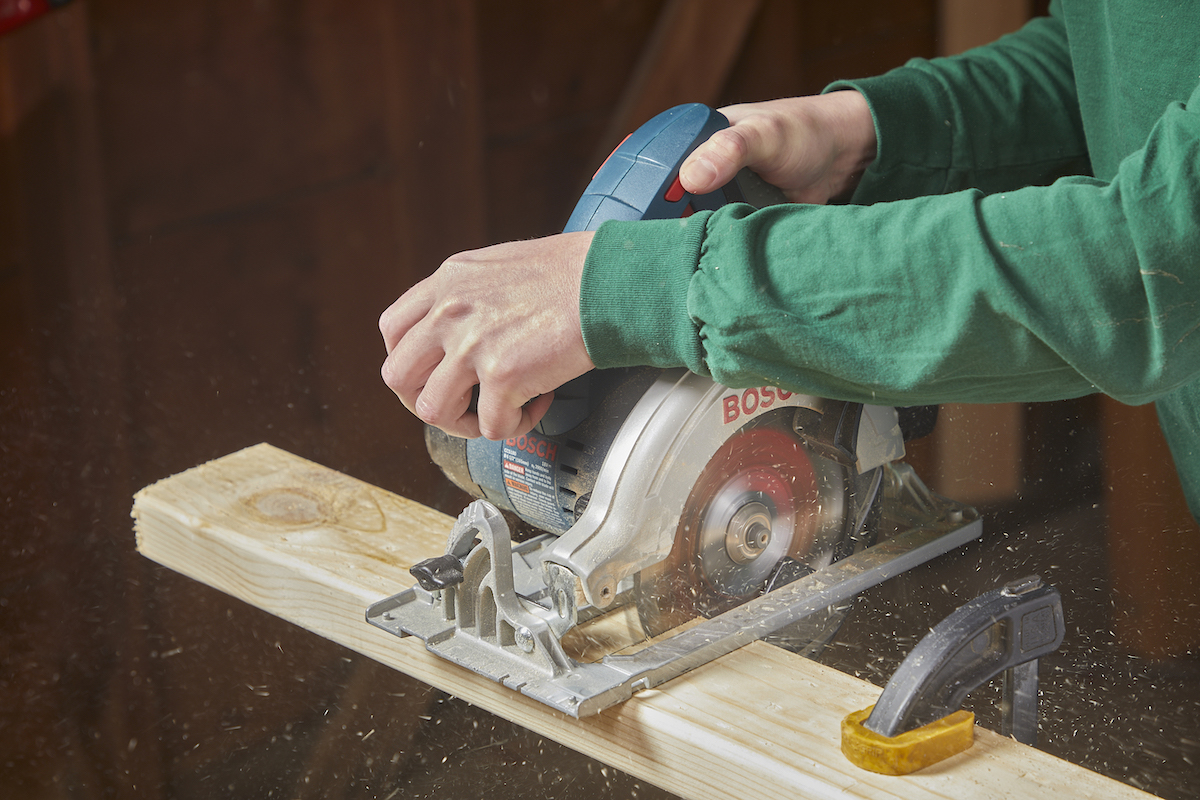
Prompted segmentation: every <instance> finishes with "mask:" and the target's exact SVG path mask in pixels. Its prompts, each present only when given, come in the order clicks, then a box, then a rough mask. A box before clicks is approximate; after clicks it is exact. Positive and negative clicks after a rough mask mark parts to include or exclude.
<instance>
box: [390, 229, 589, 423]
mask: <svg viewBox="0 0 1200 800" xmlns="http://www.w3.org/2000/svg"><path fill="white" fill-rule="evenodd" d="M591 241H592V233H591V232H581V233H564V234H559V235H557V236H550V237H547V238H544V239H534V240H530V241H522V242H510V243H508V244H499V245H493V246H492V247H485V248H483V249H482V250H473V251H470V252H467V253H460V254H458V255H456V256H454V257H453V258H450V259H448V260H447V261H446V262H445V263H443V264H442V266H441V267H440V268H439V269H438V271H437V272H435V273H434V274H433V275H431V276H430V277H428V278H426V279H425V280H423V281H421V282H420V283H418V284H417V285H416V286H414V287H413V288H412V289H410V290H409V291H407V292H406V293H405V294H404V295H403V296H402V297H401V298H400V299H399V300H397V301H396V302H395V303H393V304H392V305H391V307H389V308H388V309H387V310H386V311H384V312H383V316H381V317H380V319H379V330H380V332H381V333H382V334H383V341H384V344H385V345H386V347H387V350H388V356H387V360H386V361H384V363H383V369H382V374H383V380H384V382H385V383H386V384H387V385H388V386H389V387H391V389H392V391H394V392H395V393H396V396H397V397H399V398H400V400H401V402H403V403H404V405H405V406H406V407H407V408H408V410H409V411H411V412H413V413H414V414H416V415H417V417H419V418H420V419H422V420H423V421H425V422H427V423H429V424H430V425H434V426H436V427H439V428H441V429H442V430H444V431H446V432H447V433H450V434H452V435H455V436H461V437H465V438H474V437H477V436H481V435H482V436H484V437H486V438H488V439H504V438H508V437H511V436H516V435H518V434H521V433H525V432H527V431H528V430H530V429H531V428H533V426H534V425H536V424H537V423H538V422H539V421H540V420H541V418H542V416H543V415H545V413H546V410H547V409H548V408H549V407H550V402H551V400H552V399H553V397H554V394H553V393H554V390H555V389H557V388H558V387H559V386H561V385H562V384H564V383H566V382H567V381H569V380H571V379H572V378H576V377H578V376H580V375H582V374H584V373H585V372H587V371H588V370H590V369H592V368H593V364H592V361H591V359H590V358H589V357H588V354H587V350H586V348H585V347H584V344H583V333H582V332H581V329H580V323H579V281H580V277H581V276H582V274H583V262H584V259H585V258H586V256H587V251H588V246H589V245H590V244H591ZM476 385H478V386H479V400H478V405H477V410H473V409H471V408H470V404H471V392H472V389H473V388H474V387H475V386H476Z"/></svg>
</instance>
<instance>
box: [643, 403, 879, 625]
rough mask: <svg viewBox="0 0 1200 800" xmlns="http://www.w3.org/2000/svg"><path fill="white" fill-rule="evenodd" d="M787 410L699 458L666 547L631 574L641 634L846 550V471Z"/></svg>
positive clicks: (715, 610)
mask: <svg viewBox="0 0 1200 800" xmlns="http://www.w3.org/2000/svg"><path fill="white" fill-rule="evenodd" d="M791 419H792V417H791V415H790V414H787V413H777V414H771V415H766V416H763V417H759V418H758V419H756V420H754V421H753V422H752V423H750V424H748V425H746V426H745V427H743V428H741V429H740V430H738V431H737V432H736V433H734V434H733V435H732V436H731V437H730V438H729V439H728V440H726V442H725V443H724V444H723V445H722V446H721V447H720V449H718V450H717V452H716V453H715V454H714V455H713V457H712V458H711V459H710V460H709V462H708V464H707V465H706V466H705V468H704V470H703V472H702V473H701V474H700V477H699V479H698V480H697V481H696V484H695V486H694V487H693V488H692V491H691V494H690V495H689V497H688V500H687V503H686V504H685V507H684V509H683V514H682V516H681V517H680V521H679V526H678V529H677V531H676V536H675V541H674V546H673V548H672V550H671V553H670V554H669V555H668V556H667V557H666V558H665V559H664V560H662V561H660V562H659V563H657V564H655V565H654V566H652V567H650V568H648V569H645V570H643V571H642V572H641V573H639V574H638V576H637V582H636V599H637V606H638V615H639V617H640V618H641V621H642V625H643V627H644V628H645V629H646V633H647V634H648V635H650V636H657V635H658V634H660V633H663V632H665V631H667V630H670V629H671V628H674V627H676V626H678V625H681V624H683V623H684V622H687V621H688V620H690V619H693V618H695V617H697V616H704V617H711V616H714V615H716V614H719V613H721V612H723V611H726V610H728V609H729V608H732V607H734V606H737V605H740V604H742V603H744V602H746V601H747V600H750V599H752V598H754V597H757V596H759V595H761V594H762V593H763V591H765V590H766V589H767V587H768V586H771V587H772V588H773V587H774V585H777V584H779V583H781V582H786V580H787V579H785V580H782V581H781V580H779V578H780V576H781V574H782V573H788V574H789V575H790V576H791V578H794V577H799V575H801V574H805V573H807V572H808V571H810V570H812V569H816V568H818V567H821V566H825V565H826V564H828V563H830V562H831V561H833V560H834V559H835V558H837V557H840V555H844V554H846V552H848V551H849V550H848V548H847V544H846V540H847V538H849V537H852V536H853V535H854V533H855V531H854V525H853V522H852V520H851V517H853V516H854V515H853V511H852V508H851V505H852V504H851V502H850V476H849V474H848V471H847V469H846V468H845V467H844V466H842V465H840V464H838V463H836V462H834V461H831V460H830V459H827V458H824V457H821V456H819V455H817V454H816V453H814V452H812V451H811V450H810V449H809V448H808V447H807V446H806V445H805V443H804V441H803V440H802V439H801V438H800V437H799V436H797V435H796V433H795V432H794V431H793V429H792V427H791V424H790V422H791ZM849 549H853V548H849ZM791 578H788V579H791ZM839 621H840V617H839ZM824 627H826V626H825V625H822V629H823V628H824ZM815 635H816V632H813V633H812V634H808V633H806V634H805V636H815Z"/></svg>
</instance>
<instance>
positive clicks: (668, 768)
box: [133, 445, 1149, 800]
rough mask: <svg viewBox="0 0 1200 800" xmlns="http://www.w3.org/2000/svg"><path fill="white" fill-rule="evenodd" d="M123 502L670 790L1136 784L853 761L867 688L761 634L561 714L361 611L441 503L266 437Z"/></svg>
mask: <svg viewBox="0 0 1200 800" xmlns="http://www.w3.org/2000/svg"><path fill="white" fill-rule="evenodd" d="M133 516H134V519H135V531H136V535H137V544H138V549H139V550H140V551H141V552H142V553H143V554H144V555H145V556H147V557H148V558H151V559H153V560H154V561H157V562H158V563H160V564H163V565H165V566H167V567H170V568H171V569H174V570H176V571H178V572H181V573H183V574H184V575H188V576H190V577H192V578H194V579H196V580H198V581H201V582H203V583H206V584H208V585H209V586H212V587H215V588H217V589H220V590H221V591H224V592H226V593H228V594H230V595H232V596H234V597H237V598H240V599H242V600H244V601H245V602H247V603H249V604H251V605H253V606H256V607H258V608H260V609H263V610H266V611H269V612H271V613H273V614H275V615H277V616H280V617H282V618H284V619H286V620H289V621H291V622H293V623H295V624H296V625H299V626H301V627H303V628H306V629H307V630H310V631H312V632H313V633H315V634H317V635H319V636H324V637H326V638H328V639H331V640H333V641H335V642H338V643H340V644H342V645H344V646H346V647H348V648H350V649H352V650H356V651H358V652H360V653H363V654H365V655H367V656H369V657H371V658H374V659H376V660H378V661H380V662H382V663H384V664H386V665H388V666H390V667H393V668H395V669H397V670H399V671H401V672H404V673H407V674H409V675H411V676H413V677H415V678H417V679H419V680H421V681H424V682H426V683H429V684H431V685H433V686H436V687H438V688H440V689H442V690H444V691H446V692H449V693H451V694H454V695H457V696H458V697H461V698H463V699H464V700H467V701H468V702H470V703H473V704H475V705H478V706H480V707H482V708H485V709H487V710H488V711H490V712H492V713H494V714H496V715H498V716H501V717H504V718H506V719H509V720H512V721H514V722H516V723H517V724H520V725H522V726H524V727H526V728H529V729H530V730H533V731H534V732H536V733H538V734H540V735H542V736H545V737H548V738H551V739H554V740H555V741H558V742H560V743H562V744H564V745H566V746H568V747H572V748H574V749H576V750H579V751H581V752H583V753H585V754H587V755H589V756H591V757H593V758H596V759H598V760H600V761H603V762H605V763H607V764H610V765H612V766H613V767H616V768H617V769H620V770H624V771H625V772H627V773H629V774H631V775H634V776H636V777H638V778H641V779H643V780H646V781H649V782H651V783H654V784H656V785H658V786H661V787H663V788H664V789H667V790H669V791H671V792H675V793H676V794H679V795H682V796H684V797H688V798H730V799H731V800H732V798H744V797H805V798H845V797H847V796H849V797H866V798H905V799H906V800H934V799H935V798H938V799H943V798H949V797H953V798H957V799H958V800H970V799H971V798H979V799H980V800H984V799H985V798H986V800H992V799H993V798H996V797H1005V798H1010V799H1012V800H1016V799H1019V798H1030V799H1031V800H1032V799H1033V798H1038V800H1041V798H1045V797H1050V796H1054V797H1056V798H1058V799H1059V800H1070V798H1087V797H1106V798H1138V797H1141V798H1145V797H1149V795H1146V794H1144V793H1142V792H1140V791H1138V790H1136V789H1133V788H1130V787H1128V786H1125V785H1123V784H1120V783H1117V782H1115V781H1112V780H1110V779H1107V778H1104V777H1101V776H1099V775H1097V774H1095V773H1092V772H1089V771H1088V770H1085V769H1083V768H1081V767H1077V766H1074V765H1072V764H1069V763H1067V762H1065V761H1062V760H1060V759H1057V758H1055V757H1053V756H1050V755H1048V754H1046V753H1043V752H1041V751H1038V750H1035V749H1032V748H1029V747H1025V746H1024V745H1021V744H1018V743H1017V742H1015V741H1013V740H1010V739H1006V738H1004V737H1001V736H999V735H998V734H994V733H992V732H990V731H987V730H982V729H981V730H978V731H977V732H976V743H975V746H974V747H973V748H971V749H970V750H969V751H967V752H966V753H963V754H960V755H957V756H954V757H952V758H950V759H948V760H947V761H945V762H942V763H941V764H938V765H936V766H934V767H932V768H929V769H927V770H925V771H923V772H920V773H917V774H914V775H910V776H906V777H901V778H896V777H887V776H882V775H876V774H874V773H870V772H866V771H863V770H860V769H859V768H857V767H855V766H853V765H851V764H850V763H849V762H848V761H847V760H846V759H845V758H844V757H843V756H842V754H841V752H840V750H839V735H840V732H839V725H840V723H841V719H842V718H843V717H844V716H845V715H846V714H847V713H849V712H851V711H854V710H857V709H860V708H864V707H865V706H867V705H869V704H871V703H872V702H873V701H874V700H875V699H876V698H877V697H878V694H879V690H878V689H877V688H876V687H873V686H871V685H870V684H868V683H866V682H864V681H861V680H858V679H857V678H854V677H851V676H848V675H844V674H842V673H840V672H837V671H836V670H833V669H830V668H828V667H824V666H822V665H820V664H816V663H814V662H812V661H808V660H806V659H803V658H800V657H798V656H795V655H793V654H791V653H788V652H785V651H784V650H781V649H779V648H776V647H773V646H771V645H767V644H763V643H761V642H758V643H755V644H752V645H750V646H748V647H744V648H742V649H741V650H738V651H736V652H734V653H731V654H729V655H727V656H725V657H723V658H720V659H718V660H716V661H714V662H712V663H709V664H707V665H705V666H703V667H700V668H699V669H696V670H694V671H692V672H690V673H687V674H686V675H683V676H682V677H680V678H677V679H675V680H674V681H671V682H670V683H668V684H666V685H664V686H663V687H661V688H659V689H655V690H651V691H647V692H642V693H640V694H638V695H635V696H634V697H633V698H632V699H631V700H629V701H627V702H625V703H623V704H621V705H619V706H616V707H614V708H611V709H608V710H607V711H605V712H603V713H601V714H598V715H596V716H593V717H588V718H585V719H574V718H571V717H568V716H566V715H564V714H561V713H559V712H557V711H554V710H553V709H550V708H548V707H546V706H543V705H541V704H540V703H537V702H536V701H533V700H530V699H529V698H527V697H525V696H523V695H521V694H519V693H517V692H515V691H512V690H509V689H507V688H505V687H503V686H501V685H500V684H498V683H494V682H492V681H490V680H488V679H485V678H482V677H480V676H478V675H476V674H474V673H472V672H470V671H468V670H466V669H463V668H462V667H459V666H456V665H454V664H451V663H449V662H446V661H444V660H442V659H440V658H438V657H437V656H434V655H433V654H431V653H429V652H428V651H427V650H426V649H425V647H424V645H423V643H422V642H421V641H420V640H418V639H414V638H408V639H398V638H396V637H394V636H392V635H391V634H388V633H386V632H384V631H382V630H379V629H377V628H375V627H373V626H371V625H369V624H367V623H366V622H365V620H364V611H365V609H366V607H367V606H368V605H369V604H370V603H372V602H374V601H376V600H379V599H381V598H382V597H385V596H387V595H390V594H393V593H395V592H397V591H399V590H401V589H402V588H405V587H407V586H409V585H411V583H412V578H411V577H410V576H409V575H408V572H407V570H408V567H409V566H410V565H412V564H413V563H416V562H417V561H420V560H422V559H424V558H427V557H429V556H431V555H437V554H440V553H441V552H442V550H443V547H444V544H445V536H446V534H447V532H448V531H449V529H450V526H451V524H452V522H453V521H452V520H451V519H450V518H449V517H447V516H445V515H443V514H441V513H439V512H436V511H433V510H431V509H429V508H426V507H424V506H422V505H420V504H419V503H415V502H412V501H410V500H406V499H404V498H402V497H399V496H397V495H395V494H392V493H390V492H387V491H384V490H383V489H379V488H377V487H375V486H372V485H370V484H368V483H364V482H362V481H359V480H356V479H354V478H351V477H348V476H346V475H343V474H341V473H339V472H336V471H334V470H331V469H328V468H325V467H322V466H320V465H317V464H314V463H312V462H309V461H306V460H304V459H302V458H300V457H298V456H295V455H292V454H290V453H287V452H285V451H282V450H279V449H276V448H274V447H271V446H269V445H257V446H255V447H250V448H247V449H245V450H242V451H239V452H237V453H234V454H232V455H229V456H226V457H224V458H221V459H218V460H216V461H213V462H210V463H208V464H205V465H202V466H199V467H196V468H193V469H191V470H188V471H187V472H184V473H181V474H179V475H176V476H174V477H171V478H167V479H165V480H162V481H160V482H158V483H156V484H153V485H152V486H149V487H147V488H145V489H143V490H142V491H141V492H139V493H138V494H137V495H136V497H135V501H134V508H133Z"/></svg>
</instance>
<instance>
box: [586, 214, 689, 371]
mask: <svg viewBox="0 0 1200 800" xmlns="http://www.w3.org/2000/svg"><path fill="white" fill-rule="evenodd" d="M710 215H711V212H708V211H700V212H697V213H695V214H693V215H692V216H690V217H687V218H686V219H678V220H641V221H638V222H616V221H613V222H606V223H604V224H603V225H601V226H600V229H599V230H598V231H597V232H596V236H595V238H594V239H593V240H592V244H591V248H590V249H589V250H588V254H587V261H586V262H585V264H584V269H583V281H582V284H581V286H580V300H579V311H580V320H581V322H582V325H583V341H584V344H585V345H586V346H587V351H588V355H589V356H591V358H592V362H593V363H595V365H596V366H597V367H601V368H609V367H624V366H635V365H650V366H657V367H679V366H685V367H688V368H689V369H692V370H693V371H698V370H699V369H700V368H702V363H703V358H702V356H701V349H700V340H699V337H698V336H697V332H696V326H695V323H694V322H693V321H692V319H691V316H690V315H689V313H688V308H687V298H688V286H689V284H690V282H691V279H692V274H693V273H694V272H695V271H696V265H697V263H698V262H699V258H700V247H701V245H702V243H703V241H704V231H705V223H706V221H707V220H708V217H709V216H710Z"/></svg>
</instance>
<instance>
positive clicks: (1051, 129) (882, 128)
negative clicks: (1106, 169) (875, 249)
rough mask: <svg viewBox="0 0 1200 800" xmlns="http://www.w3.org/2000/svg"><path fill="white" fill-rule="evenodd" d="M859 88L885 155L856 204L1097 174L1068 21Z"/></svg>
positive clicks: (1046, 21)
mask: <svg viewBox="0 0 1200 800" xmlns="http://www.w3.org/2000/svg"><path fill="white" fill-rule="evenodd" d="M838 89H856V90H858V91H859V92H861V93H862V94H863V95H864V96H865V97H866V99H867V102H868V104H869V105H870V107H871V113H872V116H873V117H874V119H875V127H876V134H877V138H878V140H879V152H878V156H877V158H876V160H875V161H874V163H873V164H872V165H871V167H870V168H869V169H868V170H867V172H866V174H865V175H864V176H863V180H862V182H861V183H860V185H859V187H858V190H857V192H856V193H855V195H854V197H853V202H855V203H859V204H865V203H873V202H879V201H881V200H898V199H904V198H909V197H918V196H922V195H930V194H945V193H947V192H952V191H958V190H960V189H967V188H975V189H980V190H982V191H984V192H988V193H991V192H997V191H1008V190H1011V189H1017V188H1020V187H1022V186H1032V185H1044V184H1048V183H1051V182H1052V181H1053V180H1054V179H1056V178H1058V177H1059V176H1062V175H1082V174H1091V169H1090V165H1089V163H1088V157H1087V143H1086V141H1085V138H1084V130H1083V123H1082V121H1081V118H1080V112H1079V102H1078V99H1077V97H1076V94H1075V76H1074V73H1073V69H1072V62H1071V56H1070V48H1069V47H1068V45H1067V34H1066V31H1065V29H1064V26H1063V22H1062V20H1061V19H1059V18H1058V17H1057V16H1050V17H1039V18H1037V19H1034V20H1032V21H1030V22H1029V23H1028V24H1026V25H1025V26H1024V27H1023V28H1022V29H1021V30H1019V31H1017V32H1016V33H1013V34H1010V35H1008V36H1004V37H1001V38H1000V39H998V40H997V41H995V42H992V43H991V44H988V45H986V46H984V47H978V48H975V49H972V50H968V51H967V52H965V53H963V54H961V55H958V56H954V57H951V58H939V59H933V60H928V61H927V60H924V59H913V60H912V61H910V62H908V63H907V64H906V65H905V66H903V67H900V68H898V69H895V70H892V71H891V72H888V73H886V74H884V75H882V76H879V77H876V78H867V79H864V80H856V81H839V82H837V83H834V84H832V85H830V86H829V87H827V88H826V89H825V91H826V92H830V91H835V90H838Z"/></svg>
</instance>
